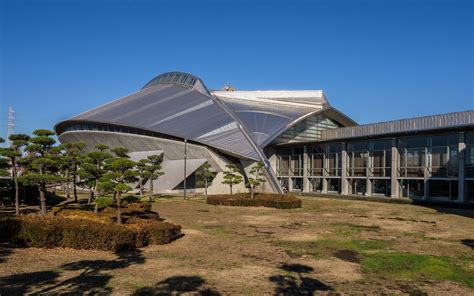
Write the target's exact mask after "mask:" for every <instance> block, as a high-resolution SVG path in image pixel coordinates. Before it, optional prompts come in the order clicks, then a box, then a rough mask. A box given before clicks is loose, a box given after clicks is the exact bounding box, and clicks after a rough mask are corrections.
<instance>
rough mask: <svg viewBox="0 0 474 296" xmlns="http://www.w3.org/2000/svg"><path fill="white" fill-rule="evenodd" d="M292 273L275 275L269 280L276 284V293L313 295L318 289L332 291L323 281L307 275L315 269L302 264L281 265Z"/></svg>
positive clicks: (283, 269)
mask: <svg viewBox="0 0 474 296" xmlns="http://www.w3.org/2000/svg"><path fill="white" fill-rule="evenodd" d="M279 268H280V269H281V270H282V271H285V272H287V273H290V274H291V275H273V276H271V277H269V280H270V281H271V282H273V283H275V284H276V288H275V295H313V294H314V293H315V292H317V291H332V290H333V289H332V288H331V287H330V286H328V285H326V284H324V283H323V282H321V281H319V280H317V279H314V278H311V277H309V276H306V275H304V274H306V273H310V272H312V271H313V270H314V269H313V268H312V267H310V266H306V265H302V264H283V265H281V266H280V267H279Z"/></svg>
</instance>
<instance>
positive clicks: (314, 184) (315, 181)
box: [309, 178, 323, 192]
mask: <svg viewBox="0 0 474 296" xmlns="http://www.w3.org/2000/svg"><path fill="white" fill-rule="evenodd" d="M309 183H310V185H311V191H313V192H322V191H323V178H309Z"/></svg>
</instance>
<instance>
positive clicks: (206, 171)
mask: <svg viewBox="0 0 474 296" xmlns="http://www.w3.org/2000/svg"><path fill="white" fill-rule="evenodd" d="M196 176H197V177H199V178H200V179H201V181H200V182H203V183H204V184H203V185H204V196H205V197H206V199H207V189H208V188H209V186H211V185H212V181H213V180H214V178H215V177H216V173H215V172H213V171H211V165H210V164H209V162H207V161H206V162H205V163H204V164H203V165H202V166H201V167H200V168H199V170H197V171H196Z"/></svg>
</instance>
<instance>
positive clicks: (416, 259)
mask: <svg viewBox="0 0 474 296" xmlns="http://www.w3.org/2000/svg"><path fill="white" fill-rule="evenodd" d="M362 270H363V271H364V272H367V273H376V274H379V275H383V276H385V277H388V278H395V279H415V280H416V279H426V278H428V279H432V280H449V281H455V282H459V283H463V284H465V285H467V286H469V287H471V288H474V271H473V270H469V269H467V268H465V267H463V266H462V263H460V262H456V260H455V259H453V258H449V257H438V256H431V255H419V254H410V253H396V252H393V253H392V252H390V253H389V252H377V253H368V254H366V255H365V256H364V259H363V260H362Z"/></svg>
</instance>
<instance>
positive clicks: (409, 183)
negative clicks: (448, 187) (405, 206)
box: [400, 179, 425, 198]
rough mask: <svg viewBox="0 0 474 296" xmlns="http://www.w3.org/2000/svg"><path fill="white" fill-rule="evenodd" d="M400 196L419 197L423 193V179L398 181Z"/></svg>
mask: <svg viewBox="0 0 474 296" xmlns="http://www.w3.org/2000/svg"><path fill="white" fill-rule="evenodd" d="M400 187H401V188H400V189H401V195H402V197H408V198H421V197H423V196H424V195H425V183H424V181H423V180H410V179H404V180H401V181H400Z"/></svg>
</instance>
